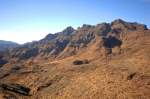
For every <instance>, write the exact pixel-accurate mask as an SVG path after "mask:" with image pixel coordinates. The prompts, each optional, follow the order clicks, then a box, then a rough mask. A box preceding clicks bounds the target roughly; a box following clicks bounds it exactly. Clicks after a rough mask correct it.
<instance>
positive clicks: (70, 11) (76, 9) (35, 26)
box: [0, 0, 150, 44]
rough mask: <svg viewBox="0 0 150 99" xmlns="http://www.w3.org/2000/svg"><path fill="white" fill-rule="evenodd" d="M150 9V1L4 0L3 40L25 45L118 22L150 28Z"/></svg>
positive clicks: (0, 15) (0, 13) (0, 12)
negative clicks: (67, 30)
mask: <svg viewBox="0 0 150 99" xmlns="http://www.w3.org/2000/svg"><path fill="white" fill-rule="evenodd" d="M149 9H150V0H132V1H131V0H110V1H108V0H75V1H70V0H61V1H60V0H0V40H7V41H13V42H17V43H20V44H23V43H26V42H31V41H34V40H39V39H42V38H43V37H45V36H46V35H47V34H48V33H55V32H59V31H62V30H63V29H65V28H66V27H68V26H72V27H74V28H77V27H80V26H82V25H83V24H91V25H95V24H98V23H101V22H108V23H110V22H111V21H113V20H115V19H118V18H120V19H123V20H125V21H129V22H138V23H142V24H145V25H147V26H148V27H150V21H149V18H150V11H149Z"/></svg>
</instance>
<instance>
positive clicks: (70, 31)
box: [62, 26, 75, 35]
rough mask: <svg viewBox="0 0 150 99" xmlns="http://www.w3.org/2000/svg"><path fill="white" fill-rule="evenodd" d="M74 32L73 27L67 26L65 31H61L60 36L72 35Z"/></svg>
mask: <svg viewBox="0 0 150 99" xmlns="http://www.w3.org/2000/svg"><path fill="white" fill-rule="evenodd" d="M74 31H75V29H74V28H73V27H71V26H68V27H67V28H66V29H64V30H63V31H62V34H64V35H70V34H72V33H73V32H74Z"/></svg>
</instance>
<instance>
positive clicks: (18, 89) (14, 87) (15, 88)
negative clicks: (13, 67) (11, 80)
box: [0, 84, 30, 96]
mask: <svg viewBox="0 0 150 99" xmlns="http://www.w3.org/2000/svg"><path fill="white" fill-rule="evenodd" d="M0 87H1V88H2V90H4V91H11V92H15V93H19V94H21V95H25V96H28V95H29V92H30V88H27V87H25V86H23V85H19V84H1V85H0Z"/></svg>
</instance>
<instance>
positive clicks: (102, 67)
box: [0, 19, 150, 99]
mask: <svg viewBox="0 0 150 99" xmlns="http://www.w3.org/2000/svg"><path fill="white" fill-rule="evenodd" d="M149 38H150V30H149V29H148V28H147V26H146V25H144V24H139V23H137V22H126V21H124V20H122V19H116V20H114V21H113V22H111V23H101V24H97V25H87V24H84V25H83V26H81V27H78V29H74V28H73V27H71V26H69V27H67V28H66V29H64V30H63V31H61V32H58V33H55V34H48V35H47V36H46V37H45V38H43V39H41V40H39V41H35V42H30V43H26V44H23V45H19V46H18V45H17V44H16V45H17V46H15V47H14V48H11V49H9V50H6V51H5V52H3V53H1V55H0V86H1V87H0V89H1V90H2V91H0V97H2V99H3V98H4V97H14V99H30V98H31V99H149V98H150V67H149V66H150V62H149V60H150V40H149ZM4 99H5V98H4ZM6 99H7V98H6Z"/></svg>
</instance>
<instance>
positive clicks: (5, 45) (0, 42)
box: [0, 40, 19, 51]
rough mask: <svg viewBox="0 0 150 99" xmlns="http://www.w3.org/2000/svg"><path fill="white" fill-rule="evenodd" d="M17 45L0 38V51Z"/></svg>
mask: <svg viewBox="0 0 150 99" xmlns="http://www.w3.org/2000/svg"><path fill="white" fill-rule="evenodd" d="M17 46H19V44H17V43H15V42H11V41H4V40H0V51H5V50H7V49H10V48H15V47H17Z"/></svg>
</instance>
